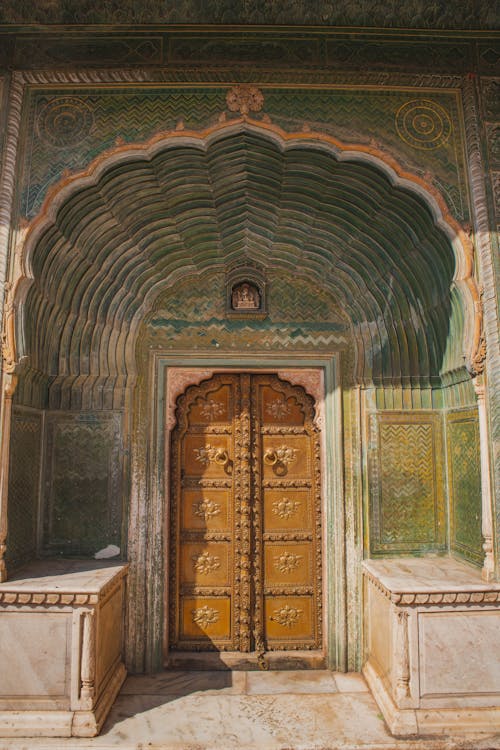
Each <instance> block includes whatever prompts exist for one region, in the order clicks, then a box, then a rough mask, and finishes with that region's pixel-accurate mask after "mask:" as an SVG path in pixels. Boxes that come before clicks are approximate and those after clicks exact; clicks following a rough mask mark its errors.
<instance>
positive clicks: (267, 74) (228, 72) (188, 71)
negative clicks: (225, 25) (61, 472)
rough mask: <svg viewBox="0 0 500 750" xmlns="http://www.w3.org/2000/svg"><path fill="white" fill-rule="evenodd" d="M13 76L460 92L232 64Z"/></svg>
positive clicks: (432, 83)
mask: <svg viewBox="0 0 500 750" xmlns="http://www.w3.org/2000/svg"><path fill="white" fill-rule="evenodd" d="M15 75H16V76H17V77H18V78H19V80H20V81H22V82H23V83H24V84H26V85H28V86H44V85H57V84H62V85H66V84H70V85H71V84H74V85H85V84H90V85H94V84H100V83H102V84H113V83H117V84H120V83H150V84H151V83H157V84H162V83H165V84H168V83H172V84H175V83H182V82H190V83H223V84H227V85H234V84H235V82H238V83H250V82H258V84H259V86H260V87H261V88H262V86H264V85H266V84H267V85H273V86H276V85H279V84H280V83H309V84H310V83H311V79H313V80H314V83H315V84H324V85H327V86H328V85H330V86H331V85H339V86H366V85H370V86H390V87H393V86H405V87H406V86H409V87H415V88H419V89H422V88H429V89H435V88H438V89H460V88H461V86H462V84H463V77H462V76H460V75H454V74H435V73H392V72H391V73H388V72H385V71H380V72H377V71H375V72H374V71H370V70H363V71H345V70H320V71H308V70H303V69H297V70H294V69H289V70H285V71H283V70H276V69H274V68H269V69H266V68H264V69H261V68H259V69H258V70H254V71H248V70H243V69H235V66H234V65H227V66H219V67H216V68H215V67H214V68H211V67H210V66H202V67H190V68H187V67H182V68H171V67H169V68H134V69H128V70H123V69H122V68H118V69H104V68H97V69H95V70H93V69H90V68H86V69H85V68H84V69H80V70H74V71H71V72H68V71H65V70H64V71H63V70H26V71H18V72H16V73H15Z"/></svg>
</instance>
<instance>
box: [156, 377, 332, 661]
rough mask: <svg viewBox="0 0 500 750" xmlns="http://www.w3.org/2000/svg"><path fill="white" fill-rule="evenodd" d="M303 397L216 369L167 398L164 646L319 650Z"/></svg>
mask: <svg viewBox="0 0 500 750" xmlns="http://www.w3.org/2000/svg"><path fill="white" fill-rule="evenodd" d="M313 416H314V413H313V403H312V399H311V398H310V397H309V396H308V395H307V394H306V393H305V392H304V390H303V389H302V388H300V387H298V386H291V385H290V384H288V383H285V382H283V381H281V380H279V379H278V378H277V377H276V376H273V375H249V374H220V375H215V376H214V377H213V378H211V379H210V380H209V381H206V382H204V383H202V384H201V385H199V386H191V387H189V388H188V389H187V391H186V392H185V394H184V395H183V396H181V397H180V399H179V400H178V407H177V427H176V429H175V430H174V433H173V439H172V456H171V474H172V478H173V480H172V504H171V506H172V510H171V535H170V601H169V608H170V648H171V649H174V650H183V651H184V650H185V651H193V650H196V651H204V650H208V651H210V650H218V651H241V652H250V651H256V652H258V653H263V652H264V651H271V650H289V649H318V648H320V647H321V593H320V589H321V543H320V540H321V527H320V524H321V513H320V457H319V439H318V435H317V431H316V428H315V426H314V423H313Z"/></svg>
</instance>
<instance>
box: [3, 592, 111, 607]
mask: <svg viewBox="0 0 500 750" xmlns="http://www.w3.org/2000/svg"><path fill="white" fill-rule="evenodd" d="M98 601H99V596H98V594H63V593H58V592H49V591H44V592H43V593H36V592H34V591H0V604H2V605H7V604H15V605H17V606H19V605H30V606H33V605H36V606H46V607H53V606H55V605H58V606H74V605H78V606H85V605H88V604H97V603H98Z"/></svg>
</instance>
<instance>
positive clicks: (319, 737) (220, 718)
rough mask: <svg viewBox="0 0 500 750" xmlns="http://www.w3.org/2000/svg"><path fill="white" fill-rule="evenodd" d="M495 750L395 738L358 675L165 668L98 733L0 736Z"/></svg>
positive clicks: (497, 744)
mask: <svg viewBox="0 0 500 750" xmlns="http://www.w3.org/2000/svg"><path fill="white" fill-rule="evenodd" d="M117 748H120V750H472V748H474V750H481V749H483V750H486V749H488V750H500V736H497V737H495V736H493V735H492V734H491V733H486V734H479V733H478V734H477V735H475V736H471V735H469V736H468V738H467V740H465V739H464V738H463V737H443V736H441V737H440V738H439V739H438V738H430V737H428V738H425V739H420V740H416V739H407V740H404V739H395V738H394V737H392V736H391V735H390V733H389V731H388V729H387V727H386V725H385V723H384V721H383V719H382V718H381V716H380V713H379V710H378V708H377V705H376V703H375V701H374V700H373V698H372V696H371V695H370V693H369V691H368V688H367V686H366V683H365V681H364V679H363V677H362V676H361V675H359V674H354V673H350V674H338V673H331V672H327V671H325V670H317V671H316V670H315V671H309V672H304V671H300V672H293V671H290V672H265V673H258V672H221V671H217V672H202V673H200V672H171V673H167V672H165V673H163V674H159V675H154V676H153V677H143V676H137V677H129V678H128V679H127V680H126V682H125V684H124V686H123V688H122V690H121V693H120V695H119V696H118V698H117V700H116V702H115V705H114V706H113V708H112V709H111V712H110V714H109V717H108V720H107V721H106V723H105V725H104V727H103V730H102V732H101V734H100V736H98V737H94V738H91V739H75V738H71V739H65V740H55V739H50V740H49V739H45V740H44V739H35V738H33V739H30V740H21V739H12V740H10V741H5V740H4V741H3V742H2V740H0V750H116V749H117Z"/></svg>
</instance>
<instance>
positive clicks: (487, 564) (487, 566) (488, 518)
mask: <svg viewBox="0 0 500 750" xmlns="http://www.w3.org/2000/svg"><path fill="white" fill-rule="evenodd" d="M473 383H474V390H475V391H476V395H477V409H478V414H479V446H480V454H481V519H482V520H481V532H482V535H483V539H484V543H483V549H484V563H483V570H482V576H483V578H484V580H485V581H492V580H493V578H494V575H495V558H494V552H493V514H492V496H491V481H490V454H489V445H488V416H487V413H486V389H485V386H484V382H483V378H482V377H481V376H480V377H477V378H475V379H474V381H473Z"/></svg>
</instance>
